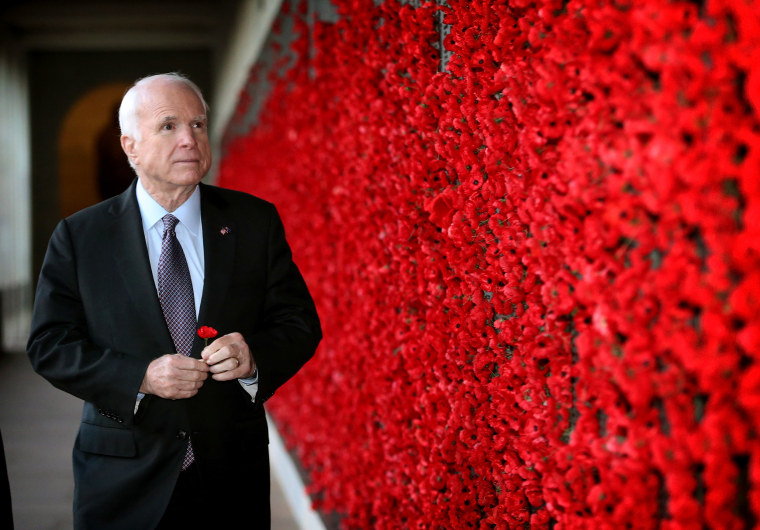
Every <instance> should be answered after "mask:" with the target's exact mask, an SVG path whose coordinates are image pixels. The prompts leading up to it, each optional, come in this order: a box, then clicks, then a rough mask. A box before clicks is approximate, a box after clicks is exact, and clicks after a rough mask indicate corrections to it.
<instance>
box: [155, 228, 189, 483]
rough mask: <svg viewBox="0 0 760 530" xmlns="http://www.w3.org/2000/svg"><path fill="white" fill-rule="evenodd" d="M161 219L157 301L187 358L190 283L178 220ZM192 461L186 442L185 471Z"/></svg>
mask: <svg viewBox="0 0 760 530" xmlns="http://www.w3.org/2000/svg"><path fill="white" fill-rule="evenodd" d="M161 220H162V221H163V222H164V235H163V237H162V240H161V257H159V258H158V299H159V301H160V302H161V310H162V311H163V313H164V319H165V320H166V325H167V326H168V327H169V333H170V334H171V336H172V340H173V341H174V347H175V348H176V349H177V352H179V353H181V354H183V355H188V356H189V355H190V353H191V351H192V349H193V340H194V338H195V327H196V320H195V297H194V296H193V282H192V280H191V278H190V269H188V268H187V260H186V259H185V253H184V252H183V251H182V246H181V245H180V244H179V241H178V240H177V234H176V233H175V231H174V229H175V228H176V226H177V223H179V219H177V218H176V217H174V216H173V215H172V214H166V215H165V216H164V217H163V218H162V219H161ZM194 459H195V456H194V455H193V447H192V445H191V444H190V442H189V441H188V445H187V453H186V454H185V459H184V461H183V462H182V469H187V468H188V467H189V466H190V464H192V463H193V460H194Z"/></svg>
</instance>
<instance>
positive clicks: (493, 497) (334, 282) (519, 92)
mask: <svg viewBox="0 0 760 530" xmlns="http://www.w3.org/2000/svg"><path fill="white" fill-rule="evenodd" d="M317 4H319V3H317V2H313V1H312V2H311V3H304V2H302V3H290V2H285V3H284V4H283V12H282V13H281V15H280V18H279V20H278V23H277V25H276V27H275V29H274V32H273V34H272V36H271V38H270V41H269V47H268V49H267V53H266V54H265V56H264V57H265V58H266V59H265V60H262V61H260V62H259V63H258V64H257V65H256V66H255V67H254V68H253V69H252V71H251V76H250V79H249V82H248V86H247V87H246V90H245V91H244V92H243V94H242V95H241V101H240V106H239V108H238V111H237V114H236V118H235V121H234V122H233V124H232V126H231V127H230V131H233V132H234V131H236V132H234V134H233V132H230V134H229V135H228V139H227V147H226V155H225V157H224V159H223V160H222V163H221V167H220V177H219V182H220V184H221V185H224V186H228V187H234V188H239V189H243V190H246V191H250V192H252V193H255V194H258V195H260V196H263V197H264V198H267V199H269V200H271V201H273V202H274V203H275V204H276V205H277V206H278V208H279V210H280V212H281V214H282V216H283V218H284V221H285V225H286V228H287V231H288V237H289V240H290V242H291V245H292V247H293V251H294V255H295V259H296V261H297V263H298V264H299V266H300V267H301V269H302V271H303V272H304V275H305V277H306V279H307V282H308V284H309V286H310V288H311V290H312V293H313V295H314V297H315V299H316V302H317V305H318V309H319V312H320V315H321V318H322V321H323V326H324V331H325V339H324V341H323V343H322V345H321V346H320V349H319V351H318V354H317V356H316V357H315V359H314V360H313V361H311V362H310V363H309V364H308V365H307V367H306V368H305V369H304V370H303V371H302V373H300V374H299V375H298V376H297V377H296V378H295V379H294V380H293V381H292V382H290V383H288V384H287V385H286V386H285V387H284V388H283V389H281V390H280V391H279V392H278V394H277V396H276V397H275V398H274V399H273V400H272V401H271V402H270V403H271V408H270V411H271V412H272V413H273V415H274V417H275V418H276V420H277V423H278V426H279V428H280V430H281V432H282V433H283V435H284V437H285V438H286V440H287V442H288V444H289V445H290V446H291V447H292V448H293V450H294V451H295V452H296V453H297V455H298V458H299V460H300V462H301V464H302V465H303V467H304V469H305V470H306V472H307V474H308V476H309V480H310V486H309V488H310V492H311V493H312V494H313V498H314V499H315V503H316V505H317V506H318V507H319V508H320V509H322V510H323V511H324V512H325V513H334V514H338V516H339V517H340V518H341V521H342V524H343V526H344V527H346V528H463V527H478V528H524V527H527V526H530V527H531V528H544V527H546V528H552V527H553V528H610V529H612V528H625V527H626V525H627V527H630V528H654V527H658V526H659V527H661V528H700V529H701V528H704V527H705V526H707V527H710V528H716V529H718V528H720V529H728V528H747V527H753V526H755V525H756V523H757V522H758V518H759V517H760V440H758V433H759V432H760V431H759V429H760V119H759V118H760V6H758V4H757V3H753V2H751V1H748V0H715V1H712V0H707V1H705V2H685V1H675V0H674V1H655V0H644V1H638V2H633V1H631V0H617V1H607V0H602V1H600V0H546V1H542V0H535V1H529V0H510V1H495V2H488V1H474V2H473V1H465V0H447V1H446V2H445V3H444V2H438V3H437V2H421V3H420V2H418V3H417V4H421V5H409V4H407V5H402V3H399V2H397V1H395V0H387V1H385V2H382V3H376V2H373V1H372V0H339V1H337V2H335V8H334V11H333V12H332V13H331V14H332V15H335V16H332V18H330V17H326V16H324V11H320V9H317V8H315V6H317ZM378 4H379V5H378ZM325 19H329V21H325ZM441 46H443V53H442V51H441V50H442V47H441Z"/></svg>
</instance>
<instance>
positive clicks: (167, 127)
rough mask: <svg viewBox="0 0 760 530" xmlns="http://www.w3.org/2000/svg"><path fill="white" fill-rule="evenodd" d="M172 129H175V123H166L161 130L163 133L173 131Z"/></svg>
mask: <svg viewBox="0 0 760 530" xmlns="http://www.w3.org/2000/svg"><path fill="white" fill-rule="evenodd" d="M172 129H174V124H173V123H164V125H163V126H162V127H161V130H163V131H171V130H172Z"/></svg>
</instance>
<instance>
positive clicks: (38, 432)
mask: <svg viewBox="0 0 760 530" xmlns="http://www.w3.org/2000/svg"><path fill="white" fill-rule="evenodd" d="M81 410H82V402H81V401H80V400H79V399H77V398H75V397H72V396H70V395H68V394H66V393H64V392H61V391H60V390H58V389H56V388H54V387H53V386H52V385H50V384H49V383H48V382H47V381H45V380H44V379H42V378H41V377H40V376H38V375H37V374H35V373H34V371H33V370H32V368H31V365H30V364H29V361H28V360H27V358H26V356H25V355H20V354H5V355H3V354H0V431H1V432H2V437H3V443H4V444H5V457H6V461H7V464H8V477H9V479H10V485H11V499H12V502H13V520H14V523H15V528H16V530H59V529H60V530H66V529H70V528H72V515H71V502H72V498H73V495H74V482H73V476H72V470H71V448H72V446H73V444H74V438H75V437H76V431H77V427H78V425H79V417H80V414H81ZM271 502H272V528H273V530H296V529H297V528H298V525H297V524H296V522H295V520H294V519H293V517H292V515H291V514H290V511H289V509H288V506H287V503H286V501H285V498H284V496H283V493H282V490H281V488H280V486H279V484H278V483H277V481H276V479H275V477H274V476H273V477H272V501H271Z"/></svg>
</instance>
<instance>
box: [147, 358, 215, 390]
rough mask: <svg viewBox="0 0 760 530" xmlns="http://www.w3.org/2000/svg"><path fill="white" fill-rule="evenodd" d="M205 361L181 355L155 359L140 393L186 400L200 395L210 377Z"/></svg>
mask: <svg viewBox="0 0 760 530" xmlns="http://www.w3.org/2000/svg"><path fill="white" fill-rule="evenodd" d="M208 371H209V368H208V366H207V365H206V363H204V362H203V361H200V360H198V359H193V358H192V357H186V356H185V355H182V354H179V353H173V354H167V355H162V356H161V357H159V358H157V359H154V360H153V361H151V363H150V364H149V365H148V369H147V370H146V371H145V377H144V378H143V382H142V385H140V392H142V393H143V394H155V395H157V396H158V397H162V398H166V399H186V398H189V397H193V396H194V395H195V394H197V393H198V389H199V388H200V387H202V386H203V381H205V380H206V378H207V377H208Z"/></svg>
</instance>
